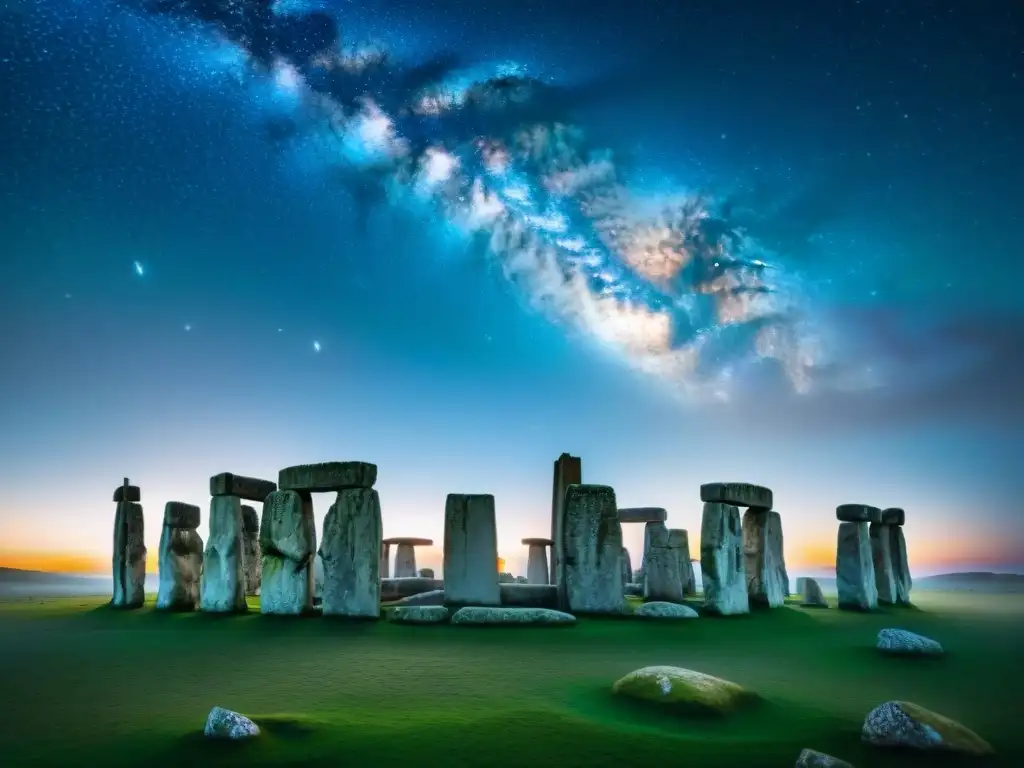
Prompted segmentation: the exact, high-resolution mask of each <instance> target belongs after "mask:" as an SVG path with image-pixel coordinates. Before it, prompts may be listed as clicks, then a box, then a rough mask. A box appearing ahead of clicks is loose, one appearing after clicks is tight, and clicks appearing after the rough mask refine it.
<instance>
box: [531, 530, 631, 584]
mask: <svg viewBox="0 0 1024 768" xmlns="http://www.w3.org/2000/svg"><path fill="white" fill-rule="evenodd" d="M522 543H523V544H525V545H526V546H528V547H529V548H530V549H529V550H528V551H527V556H526V583H527V584H550V583H551V569H550V567H549V566H548V547H550V546H553V545H554V543H555V542H554V541H552V540H551V539H537V538H531V539H523V541H522ZM623 551H624V552H625V549H623ZM627 557H628V553H627Z"/></svg>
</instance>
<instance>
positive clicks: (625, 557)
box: [620, 523, 633, 588]
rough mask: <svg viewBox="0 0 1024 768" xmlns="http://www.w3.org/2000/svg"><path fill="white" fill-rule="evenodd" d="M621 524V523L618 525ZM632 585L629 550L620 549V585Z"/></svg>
mask: <svg viewBox="0 0 1024 768" xmlns="http://www.w3.org/2000/svg"><path fill="white" fill-rule="evenodd" d="M620 524H621V523H620ZM632 583H633V560H632V559H631V558H630V556H629V550H628V549H626V548H625V547H623V548H622V585H623V588H625V586H626V584H632Z"/></svg>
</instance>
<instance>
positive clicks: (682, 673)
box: [612, 521, 757, 715]
mask: <svg viewBox="0 0 1024 768" xmlns="http://www.w3.org/2000/svg"><path fill="white" fill-rule="evenodd" d="M737 522H738V521H737ZM612 691H614V692H615V693H616V694H619V695H621V696H628V697H630V698H634V699H640V700H641V701H653V702H657V703H658V704H664V705H665V706H667V707H671V708H673V709H677V710H679V711H680V712H683V713H697V714H718V715H724V714H728V713H730V712H733V711H735V710H737V709H740V708H742V707H743V706H744V705H745V704H747V703H749V702H751V701H753V700H755V699H756V698H757V696H756V694H753V693H751V692H750V691H747V690H746V689H745V688H743V687H742V686H740V685H737V684H736V683H733V682H730V681H729V680H722V679H721V678H718V677H712V676H711V675H706V674H704V673H703V672H696V671H694V670H692V669H684V668H682V667H664V666H657V667H644V668H642V669H637V670H634V671H633V672H630V673H629V674H628V675H626V676H625V677H622V678H620V679H619V680H617V681H616V682H615V684H614V685H613V686H612Z"/></svg>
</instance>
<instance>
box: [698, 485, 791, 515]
mask: <svg viewBox="0 0 1024 768" xmlns="http://www.w3.org/2000/svg"><path fill="white" fill-rule="evenodd" d="M700 500H701V501H704V502H708V501H710V502H717V503H720V504H731V505H732V506H734V507H761V508H763V509H771V508H772V507H773V506H774V498H773V495H772V492H771V489H770V488H765V487H764V486H762V485H751V484H750V483H705V484H704V485H702V486H701V487H700Z"/></svg>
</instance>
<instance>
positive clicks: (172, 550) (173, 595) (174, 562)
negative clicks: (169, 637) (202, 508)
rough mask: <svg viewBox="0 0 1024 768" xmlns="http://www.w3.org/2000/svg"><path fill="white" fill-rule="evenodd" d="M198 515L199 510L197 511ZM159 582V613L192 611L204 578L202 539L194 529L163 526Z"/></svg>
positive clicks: (159, 555)
mask: <svg viewBox="0 0 1024 768" xmlns="http://www.w3.org/2000/svg"><path fill="white" fill-rule="evenodd" d="M196 509H197V511H198V507H197V508H196ZM157 562H158V565H159V568H160V577H159V578H160V582H159V586H158V587H157V593H156V607H157V609H158V610H161V611H195V610H197V609H198V608H199V586H200V581H201V579H202V574H203V539H202V537H200V535H199V534H198V533H197V532H196V531H195V530H193V529H190V528H173V527H171V526H169V525H164V526H163V530H162V531H161V532H160V549H159V551H158V553H157Z"/></svg>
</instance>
